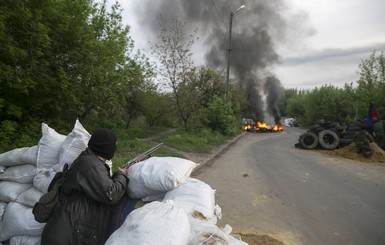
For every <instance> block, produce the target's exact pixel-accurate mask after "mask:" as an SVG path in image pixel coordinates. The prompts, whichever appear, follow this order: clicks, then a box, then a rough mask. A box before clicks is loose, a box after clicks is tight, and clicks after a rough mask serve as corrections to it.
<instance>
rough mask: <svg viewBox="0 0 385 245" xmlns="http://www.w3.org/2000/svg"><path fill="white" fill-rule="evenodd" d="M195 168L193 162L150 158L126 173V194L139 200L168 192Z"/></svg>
mask: <svg viewBox="0 0 385 245" xmlns="http://www.w3.org/2000/svg"><path fill="white" fill-rule="evenodd" d="M196 166H197V164H196V163H195V162H193V161H190V160H187V159H183V158H179V157H150V158H149V159H147V160H145V161H142V162H139V163H136V164H134V165H133V166H132V167H131V168H130V171H128V178H129V179H130V182H129V184H128V189H127V193H128V195H129V196H130V197H131V198H137V199H140V198H143V197H147V196H150V195H153V194H158V193H159V192H167V191H170V190H172V189H174V188H176V187H177V186H178V185H180V184H181V183H183V182H184V181H185V180H186V179H188V178H189V177H190V174H191V172H192V171H193V169H194V168H195V167H196Z"/></svg>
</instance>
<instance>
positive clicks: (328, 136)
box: [318, 129, 340, 150]
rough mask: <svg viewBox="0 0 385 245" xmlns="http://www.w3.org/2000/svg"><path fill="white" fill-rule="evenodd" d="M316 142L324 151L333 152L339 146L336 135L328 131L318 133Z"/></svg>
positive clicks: (338, 139)
mask: <svg viewBox="0 0 385 245" xmlns="http://www.w3.org/2000/svg"><path fill="white" fill-rule="evenodd" d="M318 140H319V143H320V145H321V146H322V148H324V149H326V150H334V149H336V148H337V147H338V146H339V144H340V138H339V137H338V135H337V133H336V132H334V131H332V130H330V129H325V130H323V131H321V132H319V134H318Z"/></svg>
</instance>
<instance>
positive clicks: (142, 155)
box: [125, 142, 163, 167]
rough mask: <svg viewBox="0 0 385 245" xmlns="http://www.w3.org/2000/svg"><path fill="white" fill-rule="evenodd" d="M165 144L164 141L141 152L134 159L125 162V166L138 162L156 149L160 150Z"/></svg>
mask: <svg viewBox="0 0 385 245" xmlns="http://www.w3.org/2000/svg"><path fill="white" fill-rule="evenodd" d="M162 145H163V142H161V143H159V144H157V145H156V146H154V147H152V148H151V149H149V150H147V151H146V152H144V153H141V154H139V155H138V156H136V157H135V158H134V159H132V160H130V161H129V162H127V163H126V164H125V166H129V167H130V166H131V165H133V164H135V163H137V162H140V161H142V160H144V159H145V158H146V157H148V156H149V155H150V154H151V153H153V152H154V151H156V150H158V149H159V148H160V147H161V146H162Z"/></svg>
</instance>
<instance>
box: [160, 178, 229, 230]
mask: <svg viewBox="0 0 385 245" xmlns="http://www.w3.org/2000/svg"><path fill="white" fill-rule="evenodd" d="M163 200H173V201H174V202H175V204H176V205H178V206H179V207H180V208H182V209H183V210H184V211H185V212H186V214H187V215H189V216H195V215H197V214H199V218H203V219H205V220H210V221H212V222H213V223H214V224H216V222H217V218H221V217H222V214H221V213H219V214H218V213H216V210H217V209H216V205H215V190H213V189H212V188H211V187H210V186H209V185H208V184H206V183H204V182H203V181H201V180H198V179H194V178H189V179H188V181H186V182H184V183H182V184H181V185H179V186H178V187H177V188H175V189H173V190H171V191H169V192H167V193H166V195H165V196H164V198H163ZM201 216H203V217H201Z"/></svg>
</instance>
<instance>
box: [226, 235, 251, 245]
mask: <svg viewBox="0 0 385 245" xmlns="http://www.w3.org/2000/svg"><path fill="white" fill-rule="evenodd" d="M227 238H228V239H229V245H248V243H246V242H244V241H241V240H239V239H237V238H235V237H233V236H232V235H227Z"/></svg>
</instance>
